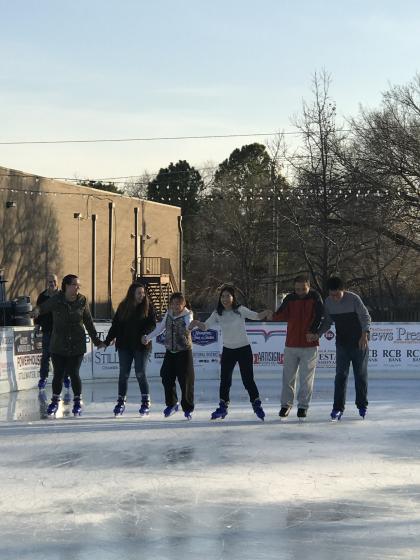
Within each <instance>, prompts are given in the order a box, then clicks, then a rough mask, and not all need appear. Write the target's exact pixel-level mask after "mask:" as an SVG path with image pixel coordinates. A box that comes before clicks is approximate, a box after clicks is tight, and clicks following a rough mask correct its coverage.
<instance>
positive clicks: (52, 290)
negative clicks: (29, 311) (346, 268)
mask: <svg viewBox="0 0 420 560" xmlns="http://www.w3.org/2000/svg"><path fill="white" fill-rule="evenodd" d="M57 292H58V279H57V276H56V275H55V274H49V275H48V276H47V289H46V290H44V291H43V292H41V293H40V294H39V296H38V299H37V300H36V305H37V306H38V307H39V306H40V305H41V304H42V303H44V302H45V301H47V300H49V299H50V298H51V297H52V296H55V295H56V294H57ZM34 322H35V325H36V327H35V329H36V331H41V332H42V355H41V364H40V368H39V382H38V389H40V390H43V389H45V387H46V385H47V378H48V374H49V372H50V359H51V354H50V341H51V333H52V326H53V318H52V313H45V314H43V315H39V316H38V317H37V318H36V319H35V321H34Z"/></svg>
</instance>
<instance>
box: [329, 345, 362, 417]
mask: <svg viewBox="0 0 420 560" xmlns="http://www.w3.org/2000/svg"><path fill="white" fill-rule="evenodd" d="M368 359H369V351H368V349H367V348H366V349H365V350H361V349H360V348H358V347H357V346H339V345H338V344H337V357H336V368H335V385H334V407H333V408H335V409H336V410H341V411H343V410H344V408H345V404H346V390H347V380H348V377H349V371H350V364H351V365H352V366H353V375H354V385H355V388H356V406H357V408H366V407H367V405H368V400H367V390H368V373H367V365H368Z"/></svg>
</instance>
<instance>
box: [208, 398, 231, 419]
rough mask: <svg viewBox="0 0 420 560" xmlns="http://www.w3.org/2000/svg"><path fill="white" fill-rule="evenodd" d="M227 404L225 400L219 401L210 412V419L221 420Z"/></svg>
mask: <svg viewBox="0 0 420 560" xmlns="http://www.w3.org/2000/svg"><path fill="white" fill-rule="evenodd" d="M227 409H228V405H227V403H226V402H225V401H220V402H219V406H218V408H216V410H215V411H214V412H213V413H212V415H211V420H219V418H220V419H221V420H223V419H224V418H225V417H226V416H227V414H228V410H227Z"/></svg>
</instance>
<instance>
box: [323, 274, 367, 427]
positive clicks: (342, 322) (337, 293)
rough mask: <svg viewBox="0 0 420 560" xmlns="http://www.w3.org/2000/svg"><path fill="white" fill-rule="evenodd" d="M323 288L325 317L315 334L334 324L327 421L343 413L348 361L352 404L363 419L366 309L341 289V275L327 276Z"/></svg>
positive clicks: (342, 283)
mask: <svg viewBox="0 0 420 560" xmlns="http://www.w3.org/2000/svg"><path fill="white" fill-rule="evenodd" d="M327 289H328V294H329V295H328V297H327V298H326V299H325V317H324V319H323V321H322V324H321V326H320V327H319V329H318V335H319V336H320V335H322V334H324V333H326V332H327V331H328V330H329V328H330V327H331V325H332V324H333V323H334V324H335V332H336V338H335V341H336V371H335V380H334V404H333V408H332V411H331V415H330V416H331V420H332V421H333V422H336V421H338V420H340V419H341V417H342V416H343V412H344V408H345V404H346V391H347V381H348V377H349V371H350V364H351V365H352V366H353V374H354V385H355V389H356V406H357V408H358V410H359V415H360V416H361V417H362V418H365V416H366V414H367V407H368V361H369V347H368V346H369V332H370V322H371V318H370V315H369V311H368V310H367V308H366V306H365V304H364V303H363V302H362V300H361V299H360V297H359V296H358V295H357V294H354V293H353V292H349V291H348V290H345V289H344V282H343V280H342V279H341V278H339V277H337V276H332V277H331V278H329V279H328V281H327Z"/></svg>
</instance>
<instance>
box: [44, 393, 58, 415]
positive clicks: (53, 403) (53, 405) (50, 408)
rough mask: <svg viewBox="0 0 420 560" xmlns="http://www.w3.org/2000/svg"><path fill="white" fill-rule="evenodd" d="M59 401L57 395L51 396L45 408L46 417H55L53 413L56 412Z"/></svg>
mask: <svg viewBox="0 0 420 560" xmlns="http://www.w3.org/2000/svg"><path fill="white" fill-rule="evenodd" d="M59 402H60V397H59V396H57V395H53V398H52V399H51V402H50V404H49V405H48V408H47V415H48V418H55V415H56V414H57V410H58V404H59Z"/></svg>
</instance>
